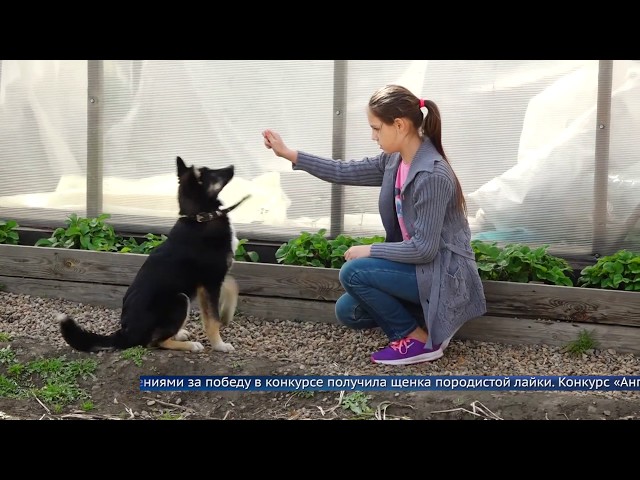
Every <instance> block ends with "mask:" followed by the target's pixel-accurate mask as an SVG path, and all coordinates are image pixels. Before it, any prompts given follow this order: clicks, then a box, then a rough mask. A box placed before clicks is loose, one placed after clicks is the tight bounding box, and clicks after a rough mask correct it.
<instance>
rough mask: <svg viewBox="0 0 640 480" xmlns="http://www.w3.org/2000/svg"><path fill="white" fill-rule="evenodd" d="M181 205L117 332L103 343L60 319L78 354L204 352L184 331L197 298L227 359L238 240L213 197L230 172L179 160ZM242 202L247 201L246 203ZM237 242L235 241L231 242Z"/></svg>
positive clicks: (126, 302)
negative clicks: (224, 333) (152, 349)
mask: <svg viewBox="0 0 640 480" xmlns="http://www.w3.org/2000/svg"><path fill="white" fill-rule="evenodd" d="M177 173H178V179H179V187H178V203H179V205H180V215H181V217H180V218H179V219H178V220H177V222H176V224H175V225H174V226H173V228H172V229H171V231H170V232H169V235H168V237H167V239H166V240H165V241H164V242H163V243H162V245H160V246H159V247H158V248H156V249H155V250H154V251H153V252H151V254H149V256H148V258H147V260H146V261H145V262H144V264H143V265H142V267H140V270H139V271H138V274H137V275H136V277H135V279H134V280H133V282H132V283H131V285H130V286H129V289H128V290H127V292H126V294H125V296H124V298H123V300H122V315H121V318H120V323H121V326H120V329H119V330H117V331H116V332H114V333H112V334H110V335H100V334H97V333H93V332H89V331H87V330H86V329H84V328H82V327H80V326H79V325H78V324H77V323H76V322H75V321H74V320H73V319H71V318H70V317H69V316H67V315H60V316H59V320H60V329H61V332H62V336H63V337H64V339H65V340H66V342H67V343H68V344H69V345H70V346H71V347H73V348H74V349H76V350H80V351H94V350H100V349H125V348H129V347H133V346H138V345H139V346H145V347H147V346H158V347H161V348H168V349H172V350H187V351H195V352H197V351H201V350H203V348H204V347H203V346H202V344H201V343H200V342H192V341H187V340H186V339H187V338H188V336H189V333H188V332H187V331H186V330H184V329H183V328H182V327H183V324H184V322H185V320H186V319H187V317H188V315H189V311H190V300H192V299H195V298H196V297H197V298H198V300H199V302H200V316H201V318H202V323H203V326H204V328H205V331H206V334H207V338H208V339H209V341H210V342H211V345H212V348H213V349H214V350H219V351H225V352H228V351H231V350H233V346H231V345H230V344H228V343H225V342H223V341H222V338H221V337H220V327H221V326H222V325H225V324H226V323H228V321H229V320H230V319H231V318H232V317H233V314H234V311H235V308H236V305H237V297H238V286H237V284H236V282H235V280H234V279H233V278H232V277H230V276H229V275H227V273H228V271H229V269H230V267H231V264H232V262H233V258H234V254H235V252H234V251H233V250H234V245H233V243H232V241H233V240H234V239H235V233H234V230H233V226H232V225H231V223H230V220H229V218H228V216H227V212H228V211H229V210H231V209H233V208H235V206H237V205H238V204H236V205H234V206H233V207H231V208H227V209H223V208H222V204H221V202H220V201H219V199H218V194H219V193H220V191H221V190H222V189H223V188H224V186H225V185H227V183H229V181H231V179H232V178H233V173H234V168H233V165H231V166H229V167H226V168H220V169H217V170H213V169H209V168H207V167H202V168H196V167H194V166H191V167H187V166H186V165H185V163H184V162H183V160H182V159H181V158H180V157H177ZM245 198H246V197H245ZM235 240H236V241H237V239H235Z"/></svg>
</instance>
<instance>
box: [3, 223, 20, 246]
mask: <svg viewBox="0 0 640 480" xmlns="http://www.w3.org/2000/svg"><path fill="white" fill-rule="evenodd" d="M19 226H20V225H18V223H17V222H16V221H15V220H0V243H6V244H8V245H18V242H19V241H20V234H19V233H18V231H17V230H16V228H18V227H19Z"/></svg>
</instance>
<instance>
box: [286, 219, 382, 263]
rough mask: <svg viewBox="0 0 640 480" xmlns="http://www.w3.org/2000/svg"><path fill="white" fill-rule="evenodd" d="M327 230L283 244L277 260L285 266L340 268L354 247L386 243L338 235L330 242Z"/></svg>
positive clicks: (306, 233)
mask: <svg viewBox="0 0 640 480" xmlns="http://www.w3.org/2000/svg"><path fill="white" fill-rule="evenodd" d="M326 233H327V230H326V229H325V228H322V229H320V230H318V232H316V233H309V232H302V233H301V234H300V235H299V236H297V237H295V238H292V239H291V240H289V242H287V243H284V244H282V245H281V246H280V247H279V248H278V250H277V251H276V260H277V261H278V263H282V264H285V265H303V266H310V267H325V268H340V267H341V266H342V265H343V264H344V262H345V260H344V252H346V251H347V250H348V249H349V247H352V246H354V245H370V244H373V243H376V242H382V241H384V237H381V236H378V235H376V236H373V237H351V236H349V235H343V234H340V235H338V236H337V237H336V238H335V239H333V240H329V239H328V238H327V237H326Z"/></svg>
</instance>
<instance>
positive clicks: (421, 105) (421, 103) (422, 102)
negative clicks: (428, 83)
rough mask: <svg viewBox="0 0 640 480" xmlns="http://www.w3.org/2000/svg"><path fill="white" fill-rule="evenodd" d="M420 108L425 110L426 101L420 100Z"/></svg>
mask: <svg viewBox="0 0 640 480" xmlns="http://www.w3.org/2000/svg"><path fill="white" fill-rule="evenodd" d="M420 108H424V99H422V98H421V99H420Z"/></svg>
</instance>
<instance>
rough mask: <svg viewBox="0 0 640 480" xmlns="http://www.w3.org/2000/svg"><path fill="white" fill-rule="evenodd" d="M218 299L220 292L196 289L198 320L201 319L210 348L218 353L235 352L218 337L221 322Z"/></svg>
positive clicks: (201, 288)
mask: <svg viewBox="0 0 640 480" xmlns="http://www.w3.org/2000/svg"><path fill="white" fill-rule="evenodd" d="M219 299H220V290H218V291H216V290H215V289H211V288H209V289H207V288H206V287H198V300H199V302H200V318H201V319H202V326H203V327H204V331H205V333H206V334H207V338H208V339H209V341H210V342H211V347H212V348H213V350H216V351H218V352H232V351H233V350H235V348H233V345H231V344H230V343H225V342H223V341H222V337H221V336H220V327H222V321H221V319H220V312H219V307H218V302H219Z"/></svg>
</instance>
